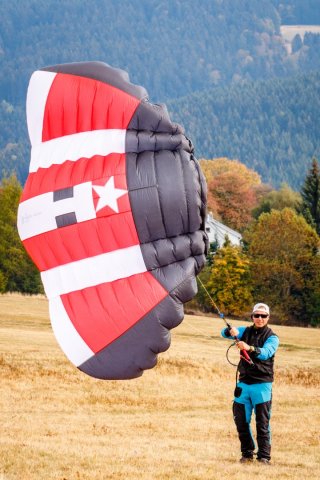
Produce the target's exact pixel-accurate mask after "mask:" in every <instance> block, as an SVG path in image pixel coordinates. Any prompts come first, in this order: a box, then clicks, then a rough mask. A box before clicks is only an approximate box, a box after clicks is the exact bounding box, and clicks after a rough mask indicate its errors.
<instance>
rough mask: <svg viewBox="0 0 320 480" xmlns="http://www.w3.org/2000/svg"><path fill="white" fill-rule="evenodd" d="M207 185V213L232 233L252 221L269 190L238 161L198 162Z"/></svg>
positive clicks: (255, 174)
mask: <svg viewBox="0 0 320 480" xmlns="http://www.w3.org/2000/svg"><path fill="white" fill-rule="evenodd" d="M200 164H201V168H202V170H203V172H204V174H205V177H206V180H207V185H208V210H209V211H212V213H213V216H214V217H215V218H216V219H218V220H221V221H222V222H223V223H225V224H226V225H228V226H229V227H231V228H233V229H235V230H240V231H241V230H243V229H244V228H245V227H246V226H247V225H248V223H249V222H250V221H251V220H252V215H251V212H252V209H253V208H254V207H256V206H257V204H258V201H259V198H260V197H261V195H262V194H263V193H265V192H266V191H268V190H269V187H267V186H266V185H263V184H262V183H261V179H260V176H259V175H258V174H257V173H256V172H255V171H253V170H251V169H249V168H247V167H246V166H245V165H244V164H242V163H241V162H239V161H238V160H229V159H227V158H218V159H214V160H200Z"/></svg>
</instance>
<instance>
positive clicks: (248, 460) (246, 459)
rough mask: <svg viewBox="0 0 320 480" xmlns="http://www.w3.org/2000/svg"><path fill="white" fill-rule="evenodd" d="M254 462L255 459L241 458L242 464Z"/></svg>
mask: <svg viewBox="0 0 320 480" xmlns="http://www.w3.org/2000/svg"><path fill="white" fill-rule="evenodd" d="M251 462H253V457H241V458H240V463H251Z"/></svg>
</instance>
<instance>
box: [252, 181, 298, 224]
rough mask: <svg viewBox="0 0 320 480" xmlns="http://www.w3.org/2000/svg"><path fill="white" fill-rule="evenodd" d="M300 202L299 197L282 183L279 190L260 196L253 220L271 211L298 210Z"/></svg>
mask: <svg viewBox="0 0 320 480" xmlns="http://www.w3.org/2000/svg"><path fill="white" fill-rule="evenodd" d="M301 201H302V200H301V195H300V194H299V193H298V192H295V191H294V190H292V189H291V188H290V187H289V186H288V185H287V184H286V183H283V184H282V185H281V187H280V189H279V190H271V191H270V192H267V193H266V194H265V195H263V196H262V198H261V200H260V202H259V205H258V206H257V207H256V208H255V209H254V210H253V212H252V215H253V216H254V218H258V217H259V216H260V215H261V214H262V213H269V212H271V210H283V209H284V208H292V209H293V210H298V209H299V208H300V206H301Z"/></svg>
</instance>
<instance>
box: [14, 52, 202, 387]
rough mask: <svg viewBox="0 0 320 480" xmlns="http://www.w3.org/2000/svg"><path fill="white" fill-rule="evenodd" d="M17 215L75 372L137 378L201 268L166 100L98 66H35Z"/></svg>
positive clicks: (196, 228)
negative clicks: (156, 100) (26, 167)
mask: <svg viewBox="0 0 320 480" xmlns="http://www.w3.org/2000/svg"><path fill="white" fill-rule="evenodd" d="M27 121H28V131H29V136H30V141H31V145H32V149H31V161H30V171H29V176H28V178H27V181H26V185H25V188H24V191H23V194H22V197H21V202H20V205H19V211H18V230H19V234H20V237H21V240H22V241H23V244H24V246H25V248H26V250H27V252H28V253H29V255H30V257H31V258H32V259H33V261H34V262H35V264H36V265H37V267H38V268H39V270H40V272H41V278H42V282H43V285H44V289H45V293H46V295H47V297H48V300H49V313H50V319H51V324H52V328H53V331H54V333H55V336H56V338H57V341H58V343H59V345H60V346H61V348H62V350H63V351H64V353H65V354H66V356H67V357H68V358H69V360H70V361H71V362H73V363H74V364H75V365H76V366H77V367H78V368H79V369H80V370H81V371H83V372H85V373H87V374H88V375H91V376H93V377H96V378H100V379H128V378H134V377H138V376H140V375H141V374H142V373H143V370H145V369H148V368H152V367H154V366H155V364H156V362H157V354H158V353H159V352H163V351H165V350H166V349H167V348H168V347H169V344H170V332H169V330H170V329H171V328H173V327H175V326H177V325H178V324H179V323H180V322H181V321H182V319H183V315H184V312H183V303H185V302H186V301H188V300H190V299H191V298H192V297H193V296H194V295H195V293H196V291H197V287H196V275H197V273H198V272H199V271H200V269H201V268H202V267H203V265H204V263H205V255H206V249H207V237H206V234H205V231H204V230H205V229H204V221H205V204H206V186H205V182H204V178H203V176H202V174H201V171H200V168H199V165H198V162H197V161H196V159H195V157H194V155H193V146H192V144H191V142H190V141H189V140H188V139H187V138H186V137H185V135H184V133H183V130H182V128H181V127H180V126H179V125H176V124H173V123H172V122H171V120H170V118H169V115H168V112H167V110H166V108H165V106H163V105H153V104H151V103H149V102H148V98H147V92H146V91H145V89H144V88H142V87H140V86H137V85H133V84H131V83H130V82H129V77H128V75H127V74H126V73H125V72H123V71H122V70H118V69H114V68H111V67H110V66H108V65H106V64H104V63H100V62H86V63H73V64H65V65H57V66H53V67H48V68H44V69H42V70H38V71H36V72H34V73H33V75H32V77H31V79H30V84H29V88H28V94H27Z"/></svg>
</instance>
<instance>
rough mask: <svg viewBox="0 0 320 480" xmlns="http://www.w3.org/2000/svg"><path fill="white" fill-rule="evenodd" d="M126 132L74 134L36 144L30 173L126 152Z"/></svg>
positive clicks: (106, 131) (97, 131)
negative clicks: (65, 163)
mask: <svg viewBox="0 0 320 480" xmlns="http://www.w3.org/2000/svg"><path fill="white" fill-rule="evenodd" d="M125 140H126V130H119V129H108V130H93V131H88V132H81V133H74V134H72V135H65V136H64V137H58V138H54V139H53V140H48V141H47V142H43V143H40V144H36V145H35V146H33V147H32V150H31V161H30V167H29V171H30V172H36V171H37V170H38V169H39V168H49V167H50V166H51V165H61V164H62V163H64V162H65V161H67V160H70V161H72V162H76V161H77V160H79V159H80V158H92V157H93V156H94V155H103V156H106V155H109V154H110V153H124V152H125V143H126V142H125Z"/></svg>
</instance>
